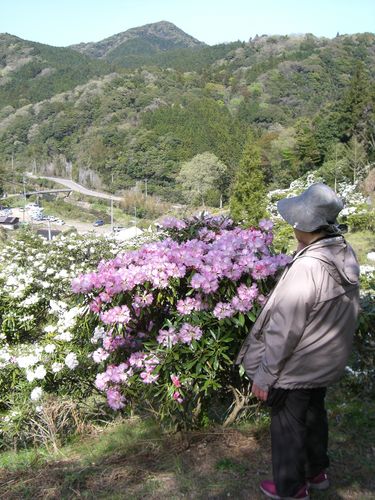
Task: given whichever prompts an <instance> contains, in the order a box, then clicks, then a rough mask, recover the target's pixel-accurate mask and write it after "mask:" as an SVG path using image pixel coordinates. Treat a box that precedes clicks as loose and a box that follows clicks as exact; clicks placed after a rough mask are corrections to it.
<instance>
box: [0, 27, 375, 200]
mask: <svg viewBox="0 0 375 500" xmlns="http://www.w3.org/2000/svg"><path fill="white" fill-rule="evenodd" d="M167 24H168V23H167ZM167 27H168V26H167ZM169 28H170V27H169ZM169 28H168V29H169ZM172 28H173V26H172ZM172 28H171V29H172ZM174 28H175V27H174ZM174 28H173V29H174ZM185 35H186V34H185ZM116 36H117V35H116ZM153 36H154V35H152V36H151V35H150V34H149V35H147V36H143V35H142V36H138V38H133V39H132V40H128V41H127V42H125V43H122V44H121V43H120V44H119V45H116V47H117V48H114V45H113V40H112V41H111V39H107V40H105V41H102V42H100V43H99V44H94V45H95V47H94V46H91V45H90V46H88V47H86V48H85V47H83V48H82V47H81V49H82V50H83V51H84V52H85V53H87V54H90V55H92V56H95V57H102V58H103V57H108V58H112V59H113V60H114V61H116V64H119V65H123V66H128V67H132V68H133V69H131V70H130V69H124V68H123V69H118V68H117V70H116V71H117V73H113V68H112V67H111V66H109V65H108V63H105V62H104V61H103V60H94V59H90V58H88V57H86V56H84V55H82V54H79V53H78V52H75V51H74V50H71V49H62V48H55V47H48V46H45V45H42V44H36V43H34V42H25V41H23V40H21V39H19V38H17V37H11V36H9V35H2V38H1V39H2V41H4V44H3V45H1V48H0V66H2V67H3V75H2V78H1V85H0V161H3V162H4V164H6V165H9V164H10V160H11V157H12V155H13V157H14V160H15V162H16V164H17V165H19V166H21V168H23V169H29V168H30V164H34V161H35V162H36V164H37V166H39V167H40V172H41V173H42V172H43V168H44V167H43V165H45V164H51V163H52V164H55V165H57V163H58V162H60V163H61V162H63V163H64V161H65V160H67V161H71V162H72V164H73V176H74V177H75V178H77V175H78V172H79V171H80V170H82V169H84V170H85V169H90V170H92V171H94V172H96V173H98V174H99V175H100V177H101V179H102V181H103V185H104V186H107V187H108V188H110V189H111V190H112V191H118V190H120V189H127V188H130V187H134V186H135V184H136V183H137V182H141V183H144V182H145V179H147V182H148V189H149V193H150V194H157V195H161V196H163V197H164V198H166V199H169V200H171V201H172V200H173V201H179V200H180V198H181V191H180V188H179V187H178V184H177V183H176V177H177V175H178V173H179V171H180V169H181V164H182V163H183V162H186V161H190V160H191V159H192V158H193V157H194V156H196V155H199V154H202V153H205V152H210V153H212V154H214V155H216V156H217V157H218V158H219V159H220V160H221V161H222V162H224V163H225V165H226V166H227V167H228V177H229V179H231V181H233V179H234V177H235V174H236V170H237V168H238V165H239V161H240V157H241V153H242V151H243V148H244V143H245V141H246V134H247V131H248V129H249V128H253V129H254V130H256V133H257V136H258V137H259V139H260V140H259V147H260V148H261V160H260V161H261V167H262V172H263V174H264V181H265V182H266V183H267V184H268V185H269V186H271V187H287V186H288V185H289V183H290V182H291V181H292V180H294V179H295V178H296V177H299V176H300V175H302V174H304V173H306V172H308V171H313V170H316V169H320V168H321V169H323V170H324V171H325V172H326V173H327V174H329V179H328V180H330V182H331V181H332V183H333V182H334V178H335V168H336V167H335V165H334V164H333V163H332V161H333V158H332V147H333V145H335V144H338V143H347V142H350V140H351V137H352V136H353V135H354V136H355V137H356V140H357V142H358V144H360V148H362V149H363V150H364V151H365V153H366V157H365V160H366V161H368V162H371V161H374V159H375V157H374V155H375V153H374V141H375V114H374V102H375V92H374V90H373V88H374V86H373V78H374V76H373V75H374V74H375V65H374V62H373V59H372V58H371V54H372V52H373V50H374V47H375V36H374V35H372V34H363V35H352V36H340V37H336V38H335V39H333V40H329V39H320V38H316V37H314V36H312V35H305V36H300V37H288V36H273V37H266V36H264V37H256V38H254V39H253V40H251V41H250V42H249V43H243V42H234V43H232V44H221V45H217V46H213V47H208V46H204V45H203V46H202V45H199V43H198V44H197V45H196V46H195V47H192V48H186V47H185V48H175V47H176V44H173V43H172V42H170V41H169V42H165V46H164V45H163V43H164V42H161V41H160V39H159V40H156V39H155V38H153ZM181 36H182V38H181V39H180V38H178V39H179V40H183V39H184V38H183V35H181ZM186 36H187V35H186ZM178 43H180V42H178ZM158 44H159V45H158ZM160 44H161V45H160ZM81 49H79V50H81ZM99 49H100V50H99ZM77 50H78V48H77ZM90 51H91V52H92V51H93V52H92V53H91V52H90ZM95 51H99V52H100V53H99V52H98V53H96V52H95ZM4 68H5V69H4ZM10 68H13V69H12V70H10ZM9 70H10V71H9ZM106 73H108V75H106V77H105V80H103V79H101V78H100V77H98V76H97V75H104V74H106ZM109 73H111V74H110V75H109ZM89 79H91V80H90V81H88V80H89ZM77 84H82V85H80V86H79V87H77ZM65 91H66V92H65ZM61 92H65V94H60V95H59V96H58V97H53V96H54V95H55V94H56V93H61ZM50 97H53V99H51V98H50ZM37 101H38V102H37ZM36 102H37V104H33V103H36ZM30 103H31V104H30ZM20 106H23V108H22V110H19V111H18V112H16V110H15V108H17V107H20ZM346 156H348V155H346ZM341 166H342V167H343V165H341ZM57 170H58V169H57V167H56V171H57ZM323 170H322V172H323ZM62 171H63V170H62ZM353 176H354V173H353V172H352V171H351V169H350V166H348V162H347V166H346V167H345V168H341V167H340V180H341V179H345V178H349V179H352V178H353ZM336 177H337V176H336ZM112 179H113V180H112ZM226 182H227V181H226ZM227 184H228V182H227ZM93 187H95V186H94V185H93ZM98 187H99V186H98ZM227 188H228V185H226V186H225V189H227ZM208 200H209V201H208ZM217 201H218V200H217V190H216V192H213V193H212V196H211V195H209V196H208V199H207V202H209V203H212V204H214V205H216V204H217Z"/></svg>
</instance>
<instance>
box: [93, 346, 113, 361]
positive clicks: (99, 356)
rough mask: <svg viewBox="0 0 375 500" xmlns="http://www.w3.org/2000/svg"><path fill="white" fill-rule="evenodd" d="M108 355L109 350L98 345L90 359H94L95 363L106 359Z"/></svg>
mask: <svg viewBox="0 0 375 500" xmlns="http://www.w3.org/2000/svg"><path fill="white" fill-rule="evenodd" d="M108 356H109V352H107V351H105V350H104V349H103V348H102V347H99V349H97V350H96V351H94V352H93V354H92V359H93V360H94V361H95V363H101V362H102V361H104V360H105V359H107V358H108Z"/></svg>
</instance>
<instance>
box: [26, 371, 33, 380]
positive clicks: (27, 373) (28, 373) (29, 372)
mask: <svg viewBox="0 0 375 500" xmlns="http://www.w3.org/2000/svg"><path fill="white" fill-rule="evenodd" d="M26 378H27V381H28V382H33V381H34V379H35V373H34V372H33V371H32V370H26Z"/></svg>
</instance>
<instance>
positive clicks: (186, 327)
mask: <svg viewBox="0 0 375 500" xmlns="http://www.w3.org/2000/svg"><path fill="white" fill-rule="evenodd" d="M202 335H203V332H202V330H201V329H200V328H199V326H194V325H191V324H190V323H183V325H182V326H181V328H180V330H179V331H177V330H176V329H175V328H173V327H170V328H169V329H168V330H159V335H158V336H157V338H156V340H157V341H158V343H159V344H161V345H163V346H165V347H172V346H173V345H175V344H177V343H178V342H181V343H183V344H191V343H192V342H193V340H199V339H200V338H201V337H202Z"/></svg>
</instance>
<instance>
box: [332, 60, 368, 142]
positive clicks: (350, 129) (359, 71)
mask: <svg viewBox="0 0 375 500" xmlns="http://www.w3.org/2000/svg"><path fill="white" fill-rule="evenodd" d="M372 88H373V85H372V84H371V83H370V80H369V77H368V75H367V72H366V70H365V68H364V65H363V63H362V62H358V64H357V65H356V67H355V70H354V74H353V76H352V79H351V82H350V86H349V88H348V90H347V92H346V93H345V94H344V96H343V99H342V102H341V106H340V119H339V127H340V130H341V134H342V137H341V139H342V140H343V141H344V142H348V141H349V140H350V138H351V137H352V136H353V135H358V134H360V133H361V131H363V130H364V129H366V128H367V121H368V119H369V118H370V117H371V115H372V112H373V109H374V100H375V99H374V98H375V94H374V92H373V90H372Z"/></svg>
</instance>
